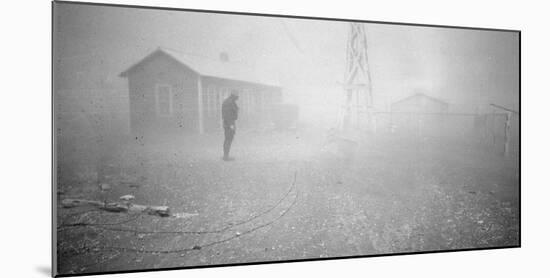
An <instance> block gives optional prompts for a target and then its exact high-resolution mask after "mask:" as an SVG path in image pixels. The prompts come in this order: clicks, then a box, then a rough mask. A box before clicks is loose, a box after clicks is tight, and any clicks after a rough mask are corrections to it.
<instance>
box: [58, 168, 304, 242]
mask: <svg viewBox="0 0 550 278" xmlns="http://www.w3.org/2000/svg"><path fill="white" fill-rule="evenodd" d="M295 186H296V173H295V174H294V181H293V182H292V184H291V186H290V187H289V189H288V190H287V192H286V193H285V195H283V197H282V198H281V199H279V201H277V203H275V204H274V205H273V206H271V207H270V208H269V209H267V210H265V211H263V212H261V213H258V214H256V215H254V216H251V217H249V218H247V219H244V220H241V221H238V222H235V223H230V224H227V225H226V226H225V227H223V228H220V229H213V230H198V231H150V230H136V229H131V228H108V227H104V226H116V225H118V224H124V223H127V222H130V221H131V220H128V221H125V222H119V223H107V224H93V223H74V224H72V225H66V226H68V227H79V226H97V227H98V228H100V229H102V230H107V231H113V232H127V233H136V234H161V235H178V234H217V233H223V232H225V231H227V230H229V229H231V228H233V227H237V226H241V225H244V224H246V223H248V222H251V221H253V220H255V219H257V218H259V217H261V216H263V215H266V214H268V213H270V212H271V211H273V210H274V209H275V208H277V207H278V206H279V205H280V204H281V203H282V202H283V201H284V200H285V199H286V198H287V197H288V195H289V194H290V192H292V189H294V188H295Z"/></svg>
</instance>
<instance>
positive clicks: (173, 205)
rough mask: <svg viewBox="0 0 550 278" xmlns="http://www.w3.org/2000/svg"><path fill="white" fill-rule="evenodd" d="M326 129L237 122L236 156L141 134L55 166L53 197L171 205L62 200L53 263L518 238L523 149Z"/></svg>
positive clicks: (86, 268) (235, 257)
mask: <svg viewBox="0 0 550 278" xmlns="http://www.w3.org/2000/svg"><path fill="white" fill-rule="evenodd" d="M325 138H326V137H325V136H324V133H322V132H316V131H313V130H308V131H306V130H303V131H280V132H270V133H262V132H252V131H242V132H238V133H237V135H236V137H235V141H234V144H233V149H232V155H233V156H234V157H235V158H236V160H235V161H232V162H224V161H222V160H221V148H222V146H221V145H222V141H223V135H222V134H210V135H202V136H199V135H196V136H181V137H178V138H164V139H158V140H154V141H149V142H144V141H143V140H141V139H140V138H133V139H132V140H128V141H127V142H125V143H124V144H121V145H120V146H118V147H116V148H114V149H113V150H111V156H110V158H109V159H108V160H105V161H102V162H101V166H102V167H103V170H102V171H99V170H98V168H99V167H98V166H97V163H96V165H94V164H93V163H91V165H89V167H79V168H78V169H72V170H71V171H66V172H59V173H58V190H59V193H60V194H58V199H59V200H62V199H63V198H83V199H94V200H101V201H117V200H118V198H119V197H120V196H122V195H125V194H133V195H135V197H136V198H135V200H134V201H133V202H134V203H137V204H146V205H166V206H169V207H170V210H171V212H172V214H173V215H174V216H172V217H159V216H152V215H147V214H127V213H112V212H105V211H101V210H97V209H93V208H85V207H83V208H70V209H68V208H62V207H60V206H59V207H58V209H57V211H58V228H57V236H58V244H57V247H58V272H59V273H60V274H69V273H94V272H104V271H122V270H134V269H150V268H170V267H185V266H198V265H219V264H235V263H248V262H264V261H278V260H300V259H312V258H326V257H343V256H357V255H372V254H390V253H403V252H418V251H434V250H453V249H468V248H485V247H502V246H517V245H519V203H518V202H519V196H518V194H519V173H518V163H519V162H518V161H517V159H513V158H512V159H510V158H504V157H502V156H499V155H496V154H493V153H490V152H486V151H483V150H480V149H476V148H469V147H465V146H460V145H459V144H455V143H450V142H436V141H434V140H418V139H398V138H394V137H392V136H381V135H379V136H376V137H370V138H368V139H367V140H366V141H364V142H362V143H361V144H360V145H359V146H357V148H356V149H354V147H353V146H341V148H340V151H339V150H337V149H336V148H335V145H334V144H330V143H328V142H327V141H326V139H325ZM75 167H76V166H75ZM65 168H67V167H66V166H65ZM65 168H64V169H65ZM60 169H61V168H60ZM98 173H101V174H98ZM98 175H100V176H98ZM98 183H107V184H109V185H110V186H111V190H109V191H107V192H101V191H100V190H99V189H98ZM58 203H59V202H58Z"/></svg>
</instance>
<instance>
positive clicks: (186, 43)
mask: <svg viewBox="0 0 550 278" xmlns="http://www.w3.org/2000/svg"><path fill="white" fill-rule="evenodd" d="M53 24H54V34H53V42H54V53H53V66H54V76H53V78H54V88H53V89H54V90H53V95H54V128H55V130H54V135H55V150H54V151H55V152H54V159H55V165H56V168H55V192H56V198H57V200H56V203H57V207H56V222H57V223H56V225H57V229H56V231H55V233H56V246H55V248H56V251H57V265H56V266H55V267H56V270H57V272H58V273H59V274H80V273H97V272H102V271H125V270H135V269H151V268H155V269H158V268H169V267H186V266H197V265H219V264H239V263H250V262H258V261H259V262H267V261H281V260H300V259H304V260H305V259H313V258H331V257H346V256H358V255H374V254H392V253H404V252H405V253H409V252H422V251H439V250H457V249H476V248H491V247H513V246H518V245H519V197H518V193H519V134H520V130H519V33H517V32H511V31H489V30H467V29H457V28H441V27H420V26H407V25H390V24H380V23H376V24H374V23H362V26H363V27H364V35H365V36H366V39H367V46H368V48H367V53H368V69H369V74H370V77H371V82H370V88H371V93H372V103H370V104H369V106H368V107H366V106H365V107H363V108H365V109H366V110H367V111H369V112H368V113H367V114H365V115H363V116H361V117H368V120H367V121H358V122H357V123H356V124H355V125H354V126H353V127H352V128H351V129H350V128H349V126H348V128H347V130H346V129H345V128H343V125H342V121H345V120H343V119H345V113H346V111H345V109H344V108H343V107H345V105H346V97H345V96H346V94H345V92H346V90H345V88H346V84H345V83H346V53H347V51H349V49H348V48H347V43H348V40H349V32H350V31H349V30H350V23H349V22H343V21H326V20H309V19H308V20H306V19H296V18H275V17H262V16H248V15H229V14H218V13H202V12H189V11H170V10H155V9H137V8H124V7H104V6H92V5H81V4H69V3H55V4H54V22H53ZM231 95H235V96H238V98H237V99H236V101H235V104H236V105H237V106H238V111H237V112H235V113H237V114H238V116H237V119H236V120H235V121H234V122H233V121H229V122H228V121H224V119H223V118H222V116H223V115H222V114H223V113H222V104H223V103H224V101H226V100H227V99H228V98H231V97H230V96H231ZM360 97H361V96H360ZM224 105H225V104H224ZM224 113H225V112H224ZM343 115H344V116H343ZM224 117H225V116H224ZM228 132H229V133H231V134H233V133H234V135H233V136H232V140H230V141H231V142H230V148H229V150H228V151H227V150H226V152H228V153H225V154H224V141H225V143H227V140H228ZM350 134H351V135H350ZM229 157H230V158H231V159H225V158H229ZM121 197H123V198H122V199H121Z"/></svg>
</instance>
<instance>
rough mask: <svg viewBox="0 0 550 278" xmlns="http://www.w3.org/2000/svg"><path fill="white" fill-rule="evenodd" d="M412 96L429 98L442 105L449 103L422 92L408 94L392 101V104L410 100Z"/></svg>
mask: <svg viewBox="0 0 550 278" xmlns="http://www.w3.org/2000/svg"><path fill="white" fill-rule="evenodd" d="M414 98H426V99H429V100H431V101H435V102H439V103H441V104H444V105H449V103H448V102H446V101H443V100H441V99H438V98H435V97H431V96H428V95H426V94H423V93H416V94H414V95H411V96H408V97H406V98H403V99H400V100H398V101H395V102H394V103H392V105H394V104H397V103H402V102H406V101H409V100H412V99H414Z"/></svg>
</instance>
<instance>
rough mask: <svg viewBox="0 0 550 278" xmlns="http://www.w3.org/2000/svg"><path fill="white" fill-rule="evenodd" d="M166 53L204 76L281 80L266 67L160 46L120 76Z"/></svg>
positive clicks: (267, 81) (266, 82)
mask: <svg viewBox="0 0 550 278" xmlns="http://www.w3.org/2000/svg"><path fill="white" fill-rule="evenodd" d="M159 54H164V55H167V56H168V57H170V58H172V59H174V60H175V61H176V62H178V63H180V64H183V65H185V66H187V67H189V68H191V69H192V70H193V71H195V72H196V73H198V74H199V75H202V76H211V77H217V78H224V79H230V80H237V81H244V82H251V83H257V84H263V85H270V86H276V87H279V86H280V85H279V82H278V81H277V79H276V78H274V76H273V75H274V74H273V73H272V72H269V71H266V70H265V69H259V68H257V67H253V66H250V65H246V64H243V63H238V62H232V61H222V60H220V59H212V58H207V57H201V56H196V55H189V54H185V53H180V52H177V51H173V50H167V49H163V48H158V49H157V50H155V51H153V52H152V53H150V54H149V55H147V56H146V57H145V58H143V59H141V60H140V61H138V62H137V63H135V64H134V65H132V66H130V67H129V68H128V69H127V70H125V71H123V72H122V73H121V74H120V76H123V77H126V76H127V75H128V73H129V72H131V71H132V70H134V69H135V68H136V67H137V66H139V65H141V64H143V63H145V62H146V61H148V60H150V59H151V58H153V57H154V56H156V55H159Z"/></svg>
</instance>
